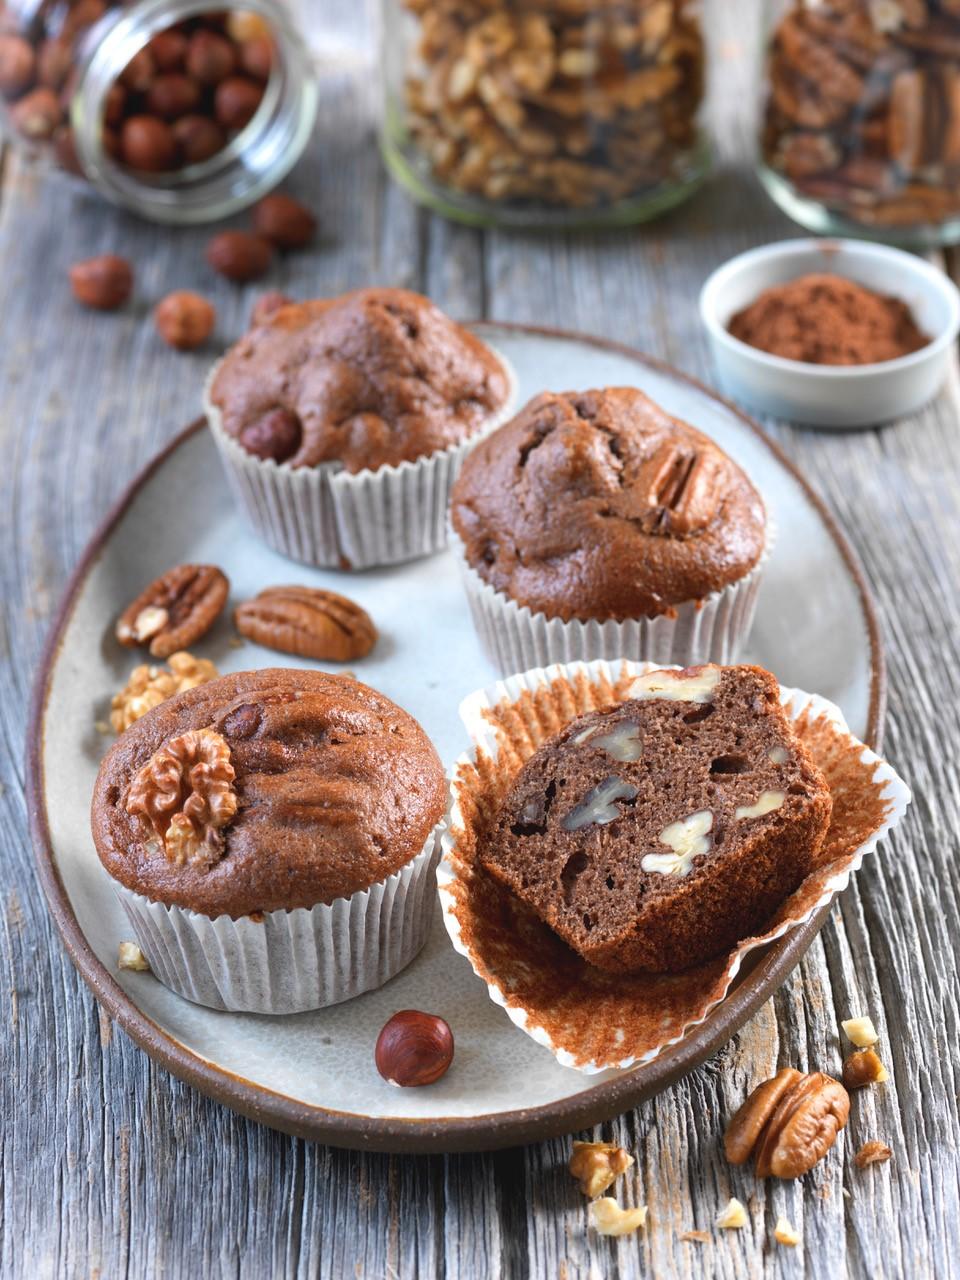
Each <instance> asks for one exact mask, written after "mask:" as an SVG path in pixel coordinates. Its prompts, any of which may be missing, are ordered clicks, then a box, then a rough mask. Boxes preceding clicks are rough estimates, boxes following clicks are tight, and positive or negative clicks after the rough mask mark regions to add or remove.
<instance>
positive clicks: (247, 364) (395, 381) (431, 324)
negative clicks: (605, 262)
mask: <svg viewBox="0 0 960 1280" xmlns="http://www.w3.org/2000/svg"><path fill="white" fill-rule="evenodd" d="M510 390H511V384H510V377H509V376H508V373H507V370H506V367H505V365H504V362H503V361H502V360H501V358H500V357H499V356H497V355H496V354H495V353H494V352H493V351H492V350H491V348H490V347H488V346H487V345H486V344H485V343H483V342H481V341H480V339H479V338H477V337H475V336H474V335H473V334H472V333H470V332H469V331H468V330H467V329H464V328H463V327H462V326H461V325H459V324H456V323H455V322H454V321H453V320H451V319H450V318H449V316H447V315H445V314H444V313H443V312H442V311H441V310H440V309H439V307H436V306H434V304H433V303H432V302H431V301H430V300H429V298H424V297H421V296H420V295H419V294H416V293H411V292H409V291H408V290H406V289H358V290H356V291H355V292H353V293H347V294H344V295H343V296H342V297H338V298H332V299H322V300H318V301H313V302H299V303H293V304H291V305H289V306H286V307H282V308H281V309H280V310H279V311H276V312H274V313H273V314H272V315H271V316H270V317H269V318H268V319H267V320H266V321H265V322H264V323H262V324H260V325H258V326H257V327H255V328H254V329H252V330H251V332H250V333H248V334H247V335H246V336H245V337H243V338H241V340H240V341H239V342H238V343H237V344H236V345H235V346H234V347H233V348H232V349H231V350H230V351H229V352H228V353H227V355H226V357H225V358H224V360H223V361H222V362H221V364H220V365H219V368H218V370H217V372H216V375H215V377H214V379H213V382H212V385H211V387H210V391H209V398H210V401H211V402H212V404H213V405H214V406H216V408H217V409H218V410H219V412H220V415H221V425H222V428H223V430H224V431H225V432H226V433H227V434H228V435H229V436H231V437H232V438H233V439H235V440H237V441H238V442H239V443H240V445H242V446H243V448H244V449H246V450H247V452H248V453H250V454H252V455H254V456H255V457H258V458H261V459H273V461H275V462H277V463H285V464H287V465H289V466H290V467H316V466H319V465H321V464H322V463H337V464H339V465H340V466H342V467H343V468H345V469H346V470H347V471H348V472H351V473H356V472H360V471H365V470H376V469H377V468H379V467H383V466H388V465H392V466H397V465H399V464H400V463H402V462H414V461H416V460H417V459H418V458H422V457H425V456H427V455H429V454H432V453H435V452H437V451H438V450H442V449H448V448H450V446H452V445H456V444H460V443H461V442H462V441H464V440H466V439H468V438H469V437H470V436H471V435H474V434H475V433H476V432H478V431H479V430H480V429H481V428H483V427H484V426H485V425H487V424H488V423H489V422H490V421H491V419H492V418H495V417H496V416H497V415H498V414H499V412H500V411H501V410H502V409H503V408H504V407H505V406H506V404H507V401H508V399H509V396H510Z"/></svg>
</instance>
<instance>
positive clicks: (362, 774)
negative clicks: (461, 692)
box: [92, 669, 446, 1013]
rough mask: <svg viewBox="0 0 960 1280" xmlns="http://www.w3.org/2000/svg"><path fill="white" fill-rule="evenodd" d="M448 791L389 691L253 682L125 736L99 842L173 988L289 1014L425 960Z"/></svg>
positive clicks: (109, 780) (160, 712)
mask: <svg viewBox="0 0 960 1280" xmlns="http://www.w3.org/2000/svg"><path fill="white" fill-rule="evenodd" d="M445 795H446V786H445V782H444V775H443V768H442V766H441V764H440V760H439V759H438V757H437V753H436V751H435V750H434V748H433V746H432V744H431V743H430V741H429V739H428V738H427V736H426V734H425V733H424V732H423V730H422V729H421V727H420V726H419V724H417V722H416V721H415V720H414V719H413V718H412V717H411V716H409V715H408V714H407V713H406V712H405V711H402V710H401V709H400V708H399V707H398V706H396V705H395V704H394V703H393V702H391V701H390V700H389V699H388V698H385V697H384V696H383V695H382V694H380V693H377V692H376V691H375V690H373V689H370V688H368V687H367V686H366V685H363V684H360V683H358V682H357V681H356V680H351V679H348V678H346V677H344V676H333V675H327V674H324V673H323V672H319V671H294V670H284V669H272V670H271V669H267V670H263V671H248V672H242V673H240V674H237V675H229V676H223V677H221V678H220V679H218V680H213V681H210V682H209V683H207V684H204V685H201V686H200V687H198V688H196V689H191V690H189V691H187V692H184V693H181V694H177V695H176V696H174V697H173V698H170V699H168V700H167V701H166V702H164V703H162V704H161V705H160V706H158V707H155V708H154V709H153V710H152V711H149V712H147V714H146V715H145V716H143V717H142V718H141V719H139V720H138V721H137V722H136V723H135V724H134V725H132V726H131V728H129V729H128V730H127V731H126V732H125V733H124V734H122V735H121V737H120V738H119V739H118V740H117V742H116V743H115V745H114V746H113V748H112V750H111V751H110V752H109V753H108V754H107V756H106V758H105V759H104V761H103V764H102V765H101V768H100V774H99V777H98V779H97V784H96V789H95V791H94V797H93V813H92V822H93V836H94V841H95V843H96V846H97V852H98V854H99V855H100V860H101V862H102V863H103V865H104V867H105V868H106V870H107V871H108V873H109V874H110V876H111V877H112V878H113V880H114V883H115V887H116V889H117V893H118V896H119V898H120V901H121V904H122V905H123V907H124V910H125V911H126V913H127V915H128V917H129V919H130V922H131V924H132V925H133V928H134V931H135V933H136V935H137V939H138V941H139V942H140V945H141V947H142V948H143V950H144V952H145V953H146V955H147V958H148V959H149V961H150V966H151V968H152V969H153V971H154V973H155V974H156V975H157V977H158V978H159V979H160V980H161V982H163V983H164V984H165V985H166V986H169V987H171V988H172V989H173V990H174V991H177V992H178V993H179V994H181V995H184V996H186V997H187V998H188V999H190V1000H195V1001H197V1002H198V1003H200V1004H204V1005H208V1006H210V1007H211V1008H218V1009H242V1010H253V1011H256V1012H260V1013H292V1012H297V1011H299V1010H303V1009H316V1008H322V1007H324V1006H325V1005H329V1004H335V1003H337V1002H338V1001H341V1000H346V999H348V998H350V997H351V996H354V995H358V994H359V993H360V992H362V991H367V990H370V989H371V988H373V987H378V986H381V985H382V984H383V983H384V982H386V981H387V980H388V979H389V978H391V977H393V975H394V974H395V973H397V972H399V970H400V969H402V968H403V967H404V966H405V965H407V964H408V963H409V962H410V961H411V960H412V959H413V957H414V956H415V955H416V953H417V952H418V951H419V949H420V947H421V946H422V945H423V942H424V941H425V938H426V932H427V928H428V926H429V905H430V900H431V895H430V894H429V892H428V884H429V882H430V881H431V880H432V869H433V865H434V862H435V836H436V831H437V827H438V824H439V822H440V820H441V818H442V816H443V810H444V803H445Z"/></svg>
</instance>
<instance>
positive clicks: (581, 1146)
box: [568, 1142, 633, 1198]
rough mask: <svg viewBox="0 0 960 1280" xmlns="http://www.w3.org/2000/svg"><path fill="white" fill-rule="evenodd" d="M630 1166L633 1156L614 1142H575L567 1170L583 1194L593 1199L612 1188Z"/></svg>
mask: <svg viewBox="0 0 960 1280" xmlns="http://www.w3.org/2000/svg"><path fill="white" fill-rule="evenodd" d="M632 1164H633V1156H631V1155H627V1153H626V1151H624V1149H623V1148H622V1147H618V1146H617V1144H616V1143H615V1142H575V1143H574V1144H573V1155H572V1156H571V1157H570V1164H569V1166H568V1168H569V1169H570V1172H571V1173H572V1174H573V1176H574V1177H575V1178H576V1179H578V1181H579V1183H580V1190H581V1191H582V1192H583V1194H584V1195H585V1196H590V1197H591V1198H593V1197H594V1196H598V1195H600V1193H601V1192H603V1191H606V1189H607V1187H609V1186H612V1185H613V1183H614V1182H615V1181H616V1179H617V1178H618V1177H619V1176H620V1174H621V1173H624V1172H625V1171H626V1170H627V1169H629V1168H630V1166H631V1165H632Z"/></svg>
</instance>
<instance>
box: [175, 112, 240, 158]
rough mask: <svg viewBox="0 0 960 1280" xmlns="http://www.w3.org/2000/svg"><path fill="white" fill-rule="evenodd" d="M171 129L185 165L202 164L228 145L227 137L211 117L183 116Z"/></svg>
mask: <svg viewBox="0 0 960 1280" xmlns="http://www.w3.org/2000/svg"><path fill="white" fill-rule="evenodd" d="M171 128H172V130H173V136H174V138H175V139H176V143H177V146H178V147H179V148H180V156H181V158H182V160H183V163H184V164H200V163H201V162H202V161H204V160H209V159H210V157H211V156H215V155H216V154H217V152H218V151H222V150H223V148H224V147H225V146H226V145H227V135H226V134H225V133H224V131H223V130H222V129H221V128H220V126H219V125H218V124H217V122H216V120H211V119H210V117H209V116H201V115H188V116H181V117H180V119H179V120H175V121H174V122H173V125H172V126H171Z"/></svg>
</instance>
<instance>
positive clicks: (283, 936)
mask: <svg viewBox="0 0 960 1280" xmlns="http://www.w3.org/2000/svg"><path fill="white" fill-rule="evenodd" d="M441 825H442V824H441ZM438 834H439V828H438V829H437V830H435V831H434V832H432V833H431V835H430V838H429V839H428V840H427V842H426V844H425V845H424V847H423V849H422V851H421V852H420V853H418V854H417V856H416V857H415V858H413V859H412V860H411V861H410V862H408V863H407V864H406V866H404V867H401V868H400V870H399V871H397V872H395V873H394V874H393V875H392V876H389V877H388V878H387V879H386V880H382V881H381V882H380V883H379V884H374V885H371V887H370V888H369V889H364V890H362V891H360V892H358V893H354V894H352V895H351V896H350V897H349V898H337V899H336V901H334V902H331V903H330V904H329V905H325V904H319V905H318V906H315V907H310V908H307V907H298V908H295V909H293V910H290V911H268V912H265V913H264V914H263V915H262V916H261V917H259V918H257V917H253V916H241V917H240V918H239V919H237V920H234V919H232V918H231V917H230V916H226V915H224V916H217V918H216V919H211V918H210V917H209V916H205V915H201V914H199V913H198V912H196V911H188V910H186V909H185V908H183V907H176V906H167V905H166V904H164V903H162V902H151V901H150V899H149V898H146V897H144V896H143V895H142V894H139V893H134V892H133V891H132V890H131V889H127V888H125V887H124V886H123V885H121V884H118V883H117V882H116V881H114V889H115V890H116V892H117V896H118V898H119V899H120V904H121V906H122V907H123V909H124V911H125V912H126V914H127V918H128V919H129V921H130V924H131V926H132V928H133V932H134V934H135V935H136V939H137V942H138V943H139V944H140V948H141V950H142V951H143V953H144V955H145V956H146V957H147V960H148V961H149V962H150V968H151V969H152V971H153V973H154V974H155V975H156V977H157V978H158V979H159V980H160V982H162V983H163V985H164V986H165V987H169V988H170V989H171V991H175V992H176V993H177V995H181V996H184V997H185V998H186V999H187V1000H192V1001H194V1003H195V1004H202V1005H206V1006H207V1008H209V1009H230V1010H233V1011H239V1012H245V1013H278V1014H279V1013H302V1012H303V1011H305V1010H307V1009H323V1008H326V1006H327V1005H331V1004H339V1003H340V1002H341V1001H342V1000H350V999H352V998H353V996H358V995H360V994H361V993H362V992H364V991H372V990H373V989H374V988H376V987H382V986H383V984H384V983H385V982H388V981H389V980H390V978H392V977H394V976H395V975H396V974H398V973H399V972H400V970H401V969H404V968H406V966H407V965H408V964H409V963H410V961H411V960H413V958H414V957H415V956H416V955H417V953H418V952H419V951H420V949H421V947H422V946H423V944H424V943H425V942H426V940H427V934H428V933H429V931H430V917H431V913H432V910H433V903H434V874H433V873H434V868H435V866H436V863H437V858H438V856H439V851H440V849H439V841H438Z"/></svg>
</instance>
